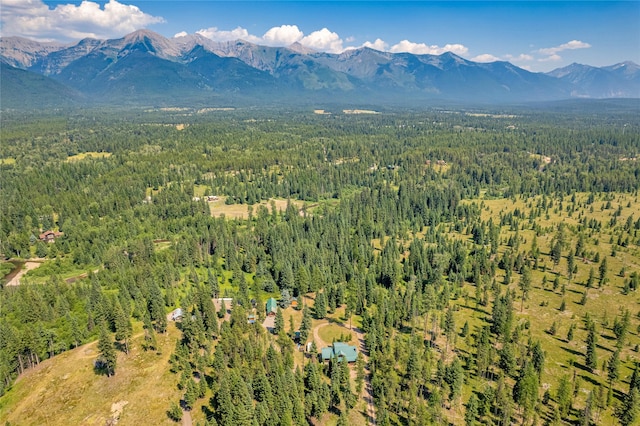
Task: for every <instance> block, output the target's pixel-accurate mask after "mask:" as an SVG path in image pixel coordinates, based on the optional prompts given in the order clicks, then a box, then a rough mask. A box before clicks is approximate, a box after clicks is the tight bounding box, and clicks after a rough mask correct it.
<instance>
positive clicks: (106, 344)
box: [98, 322, 117, 376]
mask: <svg viewBox="0 0 640 426" xmlns="http://www.w3.org/2000/svg"><path fill="white" fill-rule="evenodd" d="M98 353H99V354H100V355H99V358H98V359H99V360H100V362H101V363H102V365H103V368H104V371H105V372H106V373H107V376H112V375H114V374H116V360H117V354H116V350H115V348H114V347H113V340H112V339H111V336H110V335H109V331H108V330H107V326H106V324H105V323H104V322H103V323H102V324H101V325H100V339H99V340H98Z"/></svg>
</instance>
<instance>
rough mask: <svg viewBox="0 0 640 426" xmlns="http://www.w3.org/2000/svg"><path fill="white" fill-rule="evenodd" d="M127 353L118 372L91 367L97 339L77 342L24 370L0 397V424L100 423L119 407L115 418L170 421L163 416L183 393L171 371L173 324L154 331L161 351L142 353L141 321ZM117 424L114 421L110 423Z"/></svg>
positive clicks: (139, 421)
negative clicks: (101, 371)
mask: <svg viewBox="0 0 640 426" xmlns="http://www.w3.org/2000/svg"><path fill="white" fill-rule="evenodd" d="M135 333H137V334H136V337H135V338H134V340H133V344H132V350H131V352H130V353H129V355H126V354H124V353H119V354H118V364H117V368H116V375H115V376H113V377H106V376H98V375H96V373H95V372H94V370H93V361H94V360H95V359H96V357H97V355H98V354H97V349H96V345H97V342H93V343H89V344H86V345H83V346H80V347H78V348H76V349H74V350H71V351H68V352H65V353H62V354H60V355H57V356H56V357H55V358H53V359H49V360H46V361H44V362H42V363H41V364H40V365H39V366H38V367H36V368H34V369H32V370H28V371H27V372H26V373H25V374H24V375H22V376H21V377H20V378H19V379H18V381H17V382H16V383H15V385H14V386H13V388H12V389H11V390H10V391H9V392H7V393H6V394H5V395H4V396H2V397H1V398H0V423H2V424H5V423H7V424H8V423H11V424H16V425H45V424H46V425H69V424H75V425H80V424H81V425H104V424H106V423H107V422H108V421H110V419H113V418H114V417H115V415H116V412H117V411H119V409H120V408H121V412H120V415H119V423H120V424H123V425H133V424H174V423H172V422H171V421H170V420H169V419H168V418H167V415H166V410H167V409H168V408H169V405H170V402H171V401H177V400H178V399H179V397H180V396H181V395H180V394H179V392H180V391H178V390H177V388H176V384H177V380H178V377H177V376H176V375H174V374H171V373H170V372H169V364H168V361H169V356H170V355H171V353H172V351H173V348H174V345H175V341H176V339H177V338H178V337H179V332H178V330H177V329H176V328H175V326H174V325H173V324H170V325H169V329H168V332H167V333H166V334H165V335H164V336H162V335H160V336H158V344H159V345H160V350H159V351H158V352H155V351H154V352H145V351H143V350H142V348H141V341H142V339H143V337H142V334H141V325H140V324H137V327H136V330H135ZM114 424H115V423H114Z"/></svg>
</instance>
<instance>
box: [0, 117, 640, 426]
mask: <svg viewBox="0 0 640 426" xmlns="http://www.w3.org/2000/svg"><path fill="white" fill-rule="evenodd" d="M627 107H628V105H623V106H621V107H620V108H613V107H608V108H605V107H603V108H596V109H594V110H593V111H591V110H588V111H581V112H580V111H576V110H573V109H571V108H568V107H567V108H557V109H556V110H554V111H553V112H543V111H542V110H534V109H525V108H519V109H514V110H513V111H476V110H474V111H464V110H451V111H445V110H435V109H434V110H428V111H421V112H415V111H412V112H383V113H380V114H372V115H365V114H363V115H347V114H343V113H342V112H338V111H336V112H334V113H333V114H325V115H318V114H313V113H312V112H310V111H275V110H274V111H257V110H251V109H246V110H201V111H196V110H191V109H186V108H184V109H174V110H169V109H162V110H160V109H147V110H145V109H134V110H129V111H127V112H126V113H123V112H122V111H114V110H108V109H105V110H86V111H55V112H49V113H43V112H38V113H35V112H34V113H23V112H21V113H16V112H12V111H3V113H2V114H3V117H2V132H1V134H0V138H1V141H0V146H1V148H2V149H1V151H0V152H1V153H0V156H1V158H0V253H1V254H2V258H3V259H6V260H5V261H2V263H0V272H1V274H0V275H1V276H6V278H5V279H4V280H3V282H2V288H1V290H0V421H2V422H5V421H6V422H10V424H23V423H24V424H39V423H41V422H42V419H40V420H38V418H37V417H36V414H33V416H34V417H32V418H29V417H28V416H27V417H25V415H24V414H22V415H21V414H20V411H19V409H18V405H17V403H16V398H15V397H13V396H12V395H13V394H15V392H18V391H19V390H18V387H19V384H20V382H21V381H23V380H26V376H27V375H28V374H29V372H30V371H32V370H34V369H37V368H39V366H40V365H42V364H44V363H51V364H49V365H50V366H51V368H53V369H55V368H56V359H57V358H61V357H62V354H64V353H67V352H70V351H73V350H77V349H75V348H79V347H81V346H82V345H85V344H87V343H89V342H94V341H96V340H97V341H98V343H97V346H96V350H95V354H94V355H95V356H93V357H91V358H90V359H86V360H85V361H84V362H85V363H87V365H90V366H91V369H92V373H91V375H90V376H88V377H89V378H88V380H97V378H100V380H116V378H117V377H118V375H119V374H125V373H124V372H123V371H122V370H120V369H122V368H124V367H121V365H123V364H124V363H127V362H128V360H129V359H131V357H134V356H136V357H137V356H140V357H142V356H143V355H140V354H144V353H160V352H162V351H165V352H166V351H169V352H170V354H168V356H167V359H168V361H166V363H167V364H166V369H167V370H169V371H170V372H171V377H173V378H174V379H172V380H169V381H167V383H166V386H167V388H170V389H171V392H173V393H172V395H174V396H172V397H170V398H166V399H165V400H163V401H162V404H163V405H162V409H161V410H160V411H161V412H160V417H161V418H162V421H165V422H181V421H183V419H184V418H185V416H188V417H189V418H190V419H191V418H192V419H193V423H194V424H201V425H252V426H253V425H306V424H314V425H334V424H338V425H351V424H355V425H365V424H378V425H427V424H446V423H451V424H455V425H462V424H464V425H475V424H495V425H509V424H527V425H542V424H550V425H561V424H580V425H590V424H623V425H633V424H637V422H639V421H640V352H639V351H640V305H639V304H638V300H639V299H638V293H637V289H638V287H639V286H640V200H639V194H638V191H639V190H640V162H638V156H639V154H640V121H639V120H638V114H637V113H638V111H637V109H635V108H627ZM45 231H53V232H56V233H59V234H56V236H55V242H48V241H43V239H42V238H43V237H42V235H41V234H43V233H45ZM25 262H31V263H32V264H35V263H37V265H32V266H35V267H34V269H32V270H30V271H28V272H27V273H26V274H24V275H22V276H21V277H20V279H19V282H17V281H16V280H14V281H13V282H11V278H12V277H13V276H14V275H15V274H16V273H18V271H19V270H20V268H22V267H23V265H24V264H25ZM22 272H23V271H22ZM9 284H19V285H9ZM271 297H273V298H275V299H277V300H278V308H277V313H276V315H275V318H274V325H273V327H269V328H268V329H265V327H263V325H262V323H263V320H264V319H265V316H266V311H265V303H266V302H267V300H268V299H269V298H271ZM229 299H231V300H232V301H231V302H230V301H229ZM178 308H180V309H181V310H182V312H181V315H180V317H179V318H177V319H178V320H177V321H174V320H175V319H176V318H175V317H174V315H172V313H175V310H176V309H178ZM254 316H255V322H253V321H248V319H251V320H252V319H253V318H254ZM334 341H343V342H346V343H349V344H351V345H354V346H356V347H357V348H358V356H357V360H356V361H355V362H350V363H347V362H342V361H345V360H344V359H341V358H340V359H338V358H331V359H330V360H328V361H323V360H322V359H321V358H320V357H319V355H318V354H319V352H320V351H321V349H322V347H324V346H326V345H331V344H332V343H333V342H334ZM163 342H164V343H163ZM166 342H169V344H168V345H169V348H168V349H167V346H166V345H165V343H166ZM307 343H308V344H309V345H307ZM163 345H165V346H163ZM119 370H120V371H119ZM127 374H128V373H127ZM22 376H25V378H23V377H22ZM112 402H115V401H108V404H109V405H110V404H111V403H112ZM79 405H82V403H81V402H80V403H79ZM50 409H51V410H55V408H50ZM125 414H126V409H125ZM125 414H123V416H124V415H125ZM67 415H68V413H67V414H65V411H64V410H63V409H62V408H61V409H60V411H53V414H51V413H50V414H49V416H50V417H48V421H51V420H52V418H53V419H54V420H55V422H54V423H56V422H57V423H62V424H64V423H65V418H66V416H67ZM129 415H133V414H129ZM131 418H133V417H130V419H131ZM116 420H117V419H116ZM130 421H131V420H130ZM57 423H56V424H57ZM103 423H104V422H103ZM125 423H126V421H125Z"/></svg>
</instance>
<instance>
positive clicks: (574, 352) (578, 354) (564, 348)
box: [561, 346, 584, 356]
mask: <svg viewBox="0 0 640 426" xmlns="http://www.w3.org/2000/svg"><path fill="white" fill-rule="evenodd" d="M561 348H562V349H563V350H565V351H567V352H569V353H570V354H571V355H575V356H584V354H583V353H582V352H579V351H576V350H575V349H571V348H570V347H568V346H561Z"/></svg>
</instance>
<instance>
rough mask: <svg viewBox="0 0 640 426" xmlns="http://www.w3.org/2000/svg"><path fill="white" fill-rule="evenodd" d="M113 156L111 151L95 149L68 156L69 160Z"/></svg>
mask: <svg viewBox="0 0 640 426" xmlns="http://www.w3.org/2000/svg"><path fill="white" fill-rule="evenodd" d="M109 157H111V153H110V152H95V151H90V152H81V153H79V154H76V155H71V156H69V157H67V160H66V161H67V162H70V161H80V160H85V159H87V158H109Z"/></svg>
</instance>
